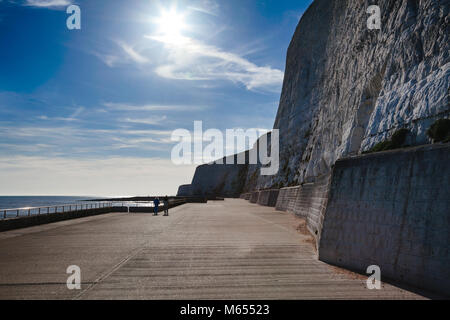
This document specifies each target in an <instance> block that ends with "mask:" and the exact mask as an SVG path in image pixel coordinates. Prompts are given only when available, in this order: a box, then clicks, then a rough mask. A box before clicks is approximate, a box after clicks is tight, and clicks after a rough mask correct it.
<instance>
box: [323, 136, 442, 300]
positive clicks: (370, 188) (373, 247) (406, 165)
mask: <svg viewBox="0 0 450 320" xmlns="http://www.w3.org/2000/svg"><path fill="white" fill-rule="evenodd" d="M449 164H450V144H445V145H435V146H426V147H419V148H411V149H405V150H400V151H391V152H383V153H376V154H372V155H367V156H362V157H357V158H352V159H346V160H341V161H337V162H336V165H335V167H334V169H333V176H332V183H331V188H330V192H329V199H328V206H327V209H326V213H325V220H324V222H323V230H322V237H321V240H320V246H319V259H320V260H322V261H325V262H328V263H331V264H335V265H338V266H342V267H345V268H349V269H353V270H356V271H360V272H364V273H365V271H366V269H367V267H368V266H370V265H378V266H379V267H380V268H381V275H382V277H385V278H390V279H393V280H398V281H401V282H405V283H407V284H410V285H413V286H415V287H418V288H424V289H429V290H434V291H437V292H440V293H444V294H446V295H450V267H449V266H450V209H449V208H450V188H449V185H450V170H449Z"/></svg>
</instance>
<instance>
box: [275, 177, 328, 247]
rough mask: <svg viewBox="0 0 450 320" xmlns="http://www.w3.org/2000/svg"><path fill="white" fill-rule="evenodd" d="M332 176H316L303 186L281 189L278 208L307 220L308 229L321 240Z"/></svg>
mask: <svg viewBox="0 0 450 320" xmlns="http://www.w3.org/2000/svg"><path fill="white" fill-rule="evenodd" d="M329 182H330V176H329V175H325V176H322V177H318V178H316V180H315V181H314V182H311V183H305V184H303V185H301V186H297V187H290V188H283V189H280V193H279V196H278V199H277V204H276V209H277V210H280V211H288V212H292V213H294V214H295V215H297V216H299V217H302V218H304V219H305V220H306V226H307V228H308V230H309V231H310V232H311V233H312V234H313V236H314V237H315V239H316V244H318V242H319V240H320V235H321V232H322V221H323V215H324V212H325V208H326V202H327V193H328V188H329Z"/></svg>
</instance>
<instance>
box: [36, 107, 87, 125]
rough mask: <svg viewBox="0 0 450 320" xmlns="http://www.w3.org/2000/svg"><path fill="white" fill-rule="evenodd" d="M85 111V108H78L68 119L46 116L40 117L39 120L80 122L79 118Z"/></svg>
mask: <svg viewBox="0 0 450 320" xmlns="http://www.w3.org/2000/svg"><path fill="white" fill-rule="evenodd" d="M84 110H85V108H84V107H78V108H76V109H75V111H74V112H73V113H72V114H71V115H70V116H68V117H49V116H46V115H41V116H38V117H37V118H38V119H40V120H49V121H69V122H71V121H78V120H79V119H78V116H79V115H80V114H81V113H82V112H83V111H84Z"/></svg>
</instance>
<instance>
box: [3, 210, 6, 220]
mask: <svg viewBox="0 0 450 320" xmlns="http://www.w3.org/2000/svg"><path fill="white" fill-rule="evenodd" d="M3 219H6V210H5V211H4V212H3Z"/></svg>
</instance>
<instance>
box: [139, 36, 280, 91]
mask: <svg viewBox="0 0 450 320" xmlns="http://www.w3.org/2000/svg"><path fill="white" fill-rule="evenodd" d="M145 37H146V38H147V39H150V40H152V41H157V42H159V43H162V44H163V45H164V47H165V49H166V50H167V51H168V53H169V54H168V58H167V62H166V63H165V64H163V65H160V66H158V67H157V68H156V73H157V74H158V75H159V76H161V77H164V78H169V79H179V80H228V81H232V82H235V83H241V84H243V85H245V87H246V88H247V89H248V90H255V89H265V90H279V88H280V87H281V84H282V82H283V76H284V73H283V71H281V70H278V69H275V68H272V67H270V66H258V65H256V64H255V63H253V62H251V61H249V60H248V59H246V58H244V57H242V56H240V55H238V54H236V53H232V52H228V51H224V50H222V49H220V48H218V47H216V46H212V45H207V44H204V43H202V42H200V41H197V40H195V39H192V38H188V37H185V36H181V35H180V36H178V37H176V38H174V37H164V36H158V35H147V36H145Z"/></svg>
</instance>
